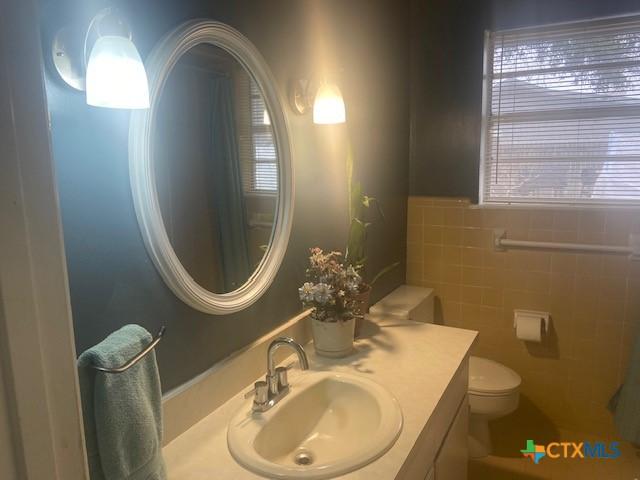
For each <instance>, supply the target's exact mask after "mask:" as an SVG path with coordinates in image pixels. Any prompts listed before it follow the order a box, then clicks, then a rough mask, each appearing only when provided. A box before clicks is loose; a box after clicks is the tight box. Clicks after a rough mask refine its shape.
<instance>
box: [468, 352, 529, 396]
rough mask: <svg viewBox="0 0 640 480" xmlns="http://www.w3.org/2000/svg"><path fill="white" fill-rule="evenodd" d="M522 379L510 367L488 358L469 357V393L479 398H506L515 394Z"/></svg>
mask: <svg viewBox="0 0 640 480" xmlns="http://www.w3.org/2000/svg"><path fill="white" fill-rule="evenodd" d="M521 383H522V378H520V375H518V374H517V373H516V372H514V371H513V370H511V369H510V368H509V367H506V366H504V365H502V364H501V363H498V362H494V361H493V360H489V359H488V358H482V357H474V356H471V357H469V389H468V390H469V393H470V394H471V395H478V396H504V395H509V394H511V393H513V392H515V391H516V390H517V389H518V388H519V387H520V384H521Z"/></svg>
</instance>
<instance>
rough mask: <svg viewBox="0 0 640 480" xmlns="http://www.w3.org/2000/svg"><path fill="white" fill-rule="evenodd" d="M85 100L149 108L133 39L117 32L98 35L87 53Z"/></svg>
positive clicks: (142, 68)
mask: <svg viewBox="0 0 640 480" xmlns="http://www.w3.org/2000/svg"><path fill="white" fill-rule="evenodd" d="M86 88H87V103H88V104H89V105H93V106H96V107H107V108H149V83H148V81H147V72H146V71H145V69H144V64H143V63H142V59H141V58H140V54H139V53H138V50H137V49H136V47H135V45H134V44H133V42H132V41H131V40H130V39H128V38H126V37H121V36H115V35H105V36H103V37H99V38H98V40H96V43H95V44H94V46H93V49H92V50H91V55H89V63H88V64H87V76H86Z"/></svg>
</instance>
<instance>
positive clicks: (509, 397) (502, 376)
mask: <svg viewBox="0 0 640 480" xmlns="http://www.w3.org/2000/svg"><path fill="white" fill-rule="evenodd" d="M520 383H522V379H521V378H520V375H518V374H517V373H516V372H514V371H513V370H511V369H510V368H509V367H506V366H504V365H502V364H501V363H498V362H494V361H493V360H489V359H488V358H482V357H474V356H471V357H469V409H470V412H471V415H470V417H469V455H470V456H471V457H472V458H480V457H485V456H487V455H489V454H490V453H491V436H490V433H489V421H490V420H495V419H496V418H500V417H504V416H505V415H508V414H510V413H511V412H513V411H514V410H515V409H516V408H518V401H519V399H520Z"/></svg>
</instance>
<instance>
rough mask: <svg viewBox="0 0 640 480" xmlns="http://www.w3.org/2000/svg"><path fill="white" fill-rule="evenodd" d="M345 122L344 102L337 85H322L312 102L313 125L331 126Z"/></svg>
mask: <svg viewBox="0 0 640 480" xmlns="http://www.w3.org/2000/svg"><path fill="white" fill-rule="evenodd" d="M344 122H346V114H345V108H344V100H343V99H342V92H340V89H339V88H338V86H337V85H334V84H330V83H323V84H322V85H320V88H318V92H317V93H316V98H315V100H314V102H313V123H318V124H322V125H332V124H336V123H344Z"/></svg>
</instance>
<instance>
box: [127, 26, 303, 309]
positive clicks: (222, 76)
mask: <svg viewBox="0 0 640 480" xmlns="http://www.w3.org/2000/svg"><path fill="white" fill-rule="evenodd" d="M147 73H148V76H149V83H150V85H149V86H150V93H151V107H150V109H148V110H146V111H134V112H133V113H132V119H131V126H130V131H129V162H130V171H131V186H132V191H133V199H134V204H135V209H136V214H137V217H138V223H139V225H140V230H141V232H142V236H143V239H144V242H145V245H146V247H147V250H148V252H149V255H150V256H151V259H152V260H153V262H154V264H155V266H156V267H157V269H158V271H159V272H160V275H161V276H162V277H163V279H164V281H165V282H166V284H167V285H168V286H169V288H171V290H172V291H173V292H174V293H175V294H176V295H177V296H178V297H179V298H180V299H182V300H183V301H184V302H186V303H187V304H189V305H191V306H192V307H194V308H196V309H198V310H200V311H203V312H206V313H212V314H228V313H233V312H236V311H239V310H242V309H244V308H246V307H248V306H249V305H251V304H252V303H253V302H255V301H256V300H257V299H258V298H260V296H261V295H262V294H263V293H264V292H265V291H266V289H267V288H268V287H269V285H270V284H271V282H272V281H273V279H274V277H275V274H276V272H277V270H278V268H279V267H280V264H281V262H282V258H283V257H284V253H285V251H286V248H287V244H288V240H289V234H290V230H291V218H292V211H293V207H292V198H293V172H292V166H291V149H290V144H289V137H288V131H287V130H288V129H287V123H286V119H285V116H284V112H283V110H282V108H283V103H282V102H281V100H280V97H279V94H278V91H277V88H276V84H275V81H274V79H273V77H272V75H271V73H270V71H269V68H268V67H267V65H266V63H265V61H264V60H263V59H262V57H261V55H260V53H259V52H258V51H257V50H256V48H255V47H254V46H253V45H252V44H251V42H249V40H247V39H246V38H245V37H244V36H242V35H241V34H240V33H239V32H237V31H236V30H234V29H232V28H231V27H229V26H227V25H224V24H221V23H219V22H213V21H206V20H205V21H195V22H189V23H187V24H184V25H182V26H181V27H179V28H177V29H176V30H175V31H173V32H171V33H170V34H169V35H167V36H166V37H165V38H164V39H163V40H162V41H161V42H160V43H159V44H158V45H157V46H156V48H155V49H154V50H153V52H152V53H151V55H150V57H149V60H148V62H147Z"/></svg>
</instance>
